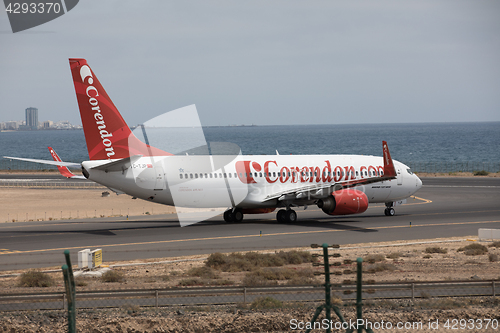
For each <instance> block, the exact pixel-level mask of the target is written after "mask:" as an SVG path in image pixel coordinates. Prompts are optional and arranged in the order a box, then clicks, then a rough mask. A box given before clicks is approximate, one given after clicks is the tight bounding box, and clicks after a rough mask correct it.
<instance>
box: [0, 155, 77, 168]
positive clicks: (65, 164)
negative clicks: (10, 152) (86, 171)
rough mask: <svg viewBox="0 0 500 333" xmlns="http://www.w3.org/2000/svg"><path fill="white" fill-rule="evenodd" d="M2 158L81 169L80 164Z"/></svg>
mask: <svg viewBox="0 0 500 333" xmlns="http://www.w3.org/2000/svg"><path fill="white" fill-rule="evenodd" d="M3 158H9V159H11V160H19V161H27V162H33V163H42V164H49V165H58V166H66V167H75V168H80V167H81V164H80V163H73V162H63V161H47V160H36V159H33V158H21V157H11V156H3Z"/></svg>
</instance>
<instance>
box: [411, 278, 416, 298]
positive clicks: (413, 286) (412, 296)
mask: <svg viewBox="0 0 500 333" xmlns="http://www.w3.org/2000/svg"><path fill="white" fill-rule="evenodd" d="M411 300H412V301H415V283H413V282H412V283H411Z"/></svg>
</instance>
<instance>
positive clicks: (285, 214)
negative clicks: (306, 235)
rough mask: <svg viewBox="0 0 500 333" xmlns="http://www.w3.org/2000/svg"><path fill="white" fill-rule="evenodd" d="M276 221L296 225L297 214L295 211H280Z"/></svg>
mask: <svg viewBox="0 0 500 333" xmlns="http://www.w3.org/2000/svg"><path fill="white" fill-rule="evenodd" d="M276 220H277V221H278V222H280V223H294V222H296V221H297V213H296V212H295V211H294V210H293V209H280V210H278V213H276Z"/></svg>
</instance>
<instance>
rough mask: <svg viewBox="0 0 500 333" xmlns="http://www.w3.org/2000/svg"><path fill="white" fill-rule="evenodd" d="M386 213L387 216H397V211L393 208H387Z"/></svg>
mask: <svg viewBox="0 0 500 333" xmlns="http://www.w3.org/2000/svg"><path fill="white" fill-rule="evenodd" d="M384 213H385V216H394V215H396V211H395V210H394V208H392V207H390V208H386V209H385V211H384Z"/></svg>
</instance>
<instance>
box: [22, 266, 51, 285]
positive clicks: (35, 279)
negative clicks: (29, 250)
mask: <svg viewBox="0 0 500 333" xmlns="http://www.w3.org/2000/svg"><path fill="white" fill-rule="evenodd" d="M53 285H54V280H53V279H52V278H51V277H50V275H48V274H46V273H43V272H40V271H37V270H29V271H27V272H25V273H23V274H21V276H20V277H19V286H20V287H43V288H46V287H51V286H53Z"/></svg>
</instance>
